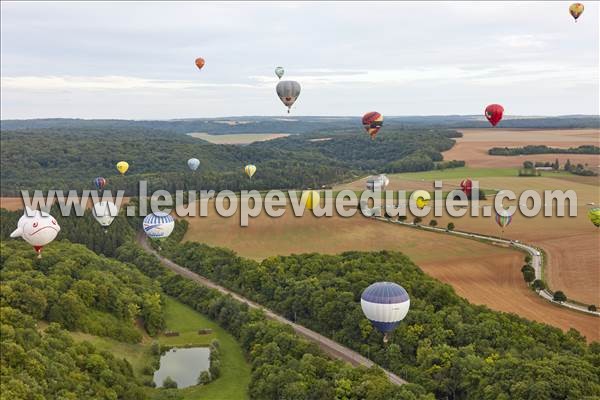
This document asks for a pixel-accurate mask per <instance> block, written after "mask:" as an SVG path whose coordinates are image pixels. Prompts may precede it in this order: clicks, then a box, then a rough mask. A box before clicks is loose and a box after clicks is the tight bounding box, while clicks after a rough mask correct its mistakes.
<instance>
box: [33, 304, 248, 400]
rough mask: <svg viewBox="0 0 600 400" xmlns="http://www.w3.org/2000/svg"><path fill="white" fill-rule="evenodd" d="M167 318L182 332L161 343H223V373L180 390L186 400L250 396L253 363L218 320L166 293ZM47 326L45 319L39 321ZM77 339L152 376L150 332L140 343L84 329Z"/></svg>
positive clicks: (168, 327) (171, 328)
mask: <svg viewBox="0 0 600 400" xmlns="http://www.w3.org/2000/svg"><path fill="white" fill-rule="evenodd" d="M165 299H166V303H165V321H166V330H167V331H176V332H179V334H180V335H179V336H172V337H167V336H165V335H164V334H161V335H159V336H158V337H157V338H156V340H157V341H158V343H160V345H161V346H170V347H172V346H174V347H204V346H208V345H210V342H211V341H212V340H213V339H218V340H219V342H220V344H221V358H220V361H221V376H220V377H219V378H218V379H217V380H215V381H213V382H211V383H210V384H208V385H203V386H190V387H188V388H185V389H180V390H177V393H178V394H180V395H181V396H182V399H183V400H192V399H199V398H202V399H207V400H229V399H247V398H248V391H247V388H248V384H249V382H250V366H249V365H248V363H247V362H246V360H245V358H244V354H243V352H242V349H241V347H240V345H239V344H238V342H237V341H236V340H235V338H234V337H233V336H231V335H230V334H229V333H227V332H226V331H225V330H224V329H223V328H221V327H220V326H219V325H218V324H217V323H215V322H213V321H211V320H210V319H208V318H207V317H204V316H203V315H202V314H199V313H198V312H196V311H195V310H193V309H192V308H190V307H188V306H186V305H184V304H182V303H180V302H179V301H177V300H175V299H174V298H171V297H168V296H165ZM39 326H40V327H42V328H43V327H44V326H45V324H44V323H40V324H39ZM201 328H202V329H211V330H212V333H209V334H206V335H198V330H199V329H201ZM70 335H71V336H72V337H73V338H74V339H75V340H76V341H84V340H85V341H88V342H90V343H92V344H94V345H95V346H96V347H97V348H99V349H102V350H106V351H109V352H111V353H113V354H114V355H115V356H116V357H119V358H125V359H126V360H127V361H129V363H130V364H131V365H132V367H133V371H134V373H135V375H136V376H137V377H139V378H146V379H148V378H151V377H152V376H151V375H146V376H145V375H144V373H143V370H144V367H146V366H148V365H150V364H151V362H152V359H153V357H155V356H153V355H152V354H151V348H150V347H151V344H152V341H153V340H154V339H152V338H150V337H149V336H148V335H144V338H143V340H142V342H141V343H139V344H131V343H123V342H119V341H117V340H114V339H109V338H104V337H99V336H94V335H89V334H87V333H82V332H70ZM157 390H160V391H165V390H166V389H156V390H153V389H148V391H147V396H148V398H150V399H151V398H153V394H154V393H156V391H157Z"/></svg>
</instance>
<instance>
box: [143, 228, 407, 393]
mask: <svg viewBox="0 0 600 400" xmlns="http://www.w3.org/2000/svg"><path fill="white" fill-rule="evenodd" d="M137 242H138V243H139V244H140V246H142V248H143V249H144V250H145V251H146V252H148V253H151V254H153V255H155V256H156V257H158V259H159V260H160V262H161V263H162V264H163V265H164V266H165V267H166V268H168V269H170V270H171V271H173V272H175V273H176V274H178V275H181V276H183V277H185V278H188V279H191V280H193V281H194V282H197V283H199V284H201V285H202V286H206V287H208V288H211V289H215V290H218V291H219V292H221V293H223V294H225V295H229V296H231V297H232V298H234V299H235V300H237V301H239V302H240V303H245V304H247V305H248V307H250V308H255V309H258V310H261V311H263V312H264V313H265V315H266V316H267V318H269V319H272V320H275V321H277V322H281V323H282V324H286V325H289V326H291V327H292V329H294V331H295V332H296V333H297V334H298V335H300V336H302V337H304V338H305V339H308V340H309V341H311V342H313V343H316V344H317V345H318V346H319V348H321V350H323V352H324V353H326V354H328V355H329V356H330V357H333V358H336V359H338V360H342V361H346V362H349V363H350V364H352V365H354V366H358V365H360V366H364V367H367V368H370V367H372V366H373V365H375V363H374V362H373V361H371V360H369V359H368V358H366V357H363V356H362V355H360V354H359V353H357V352H355V351H354V350H351V349H349V348H347V347H345V346H342V345H341V344H339V343H337V342H334V341H333V340H331V339H329V338H327V337H325V336H323V335H321V334H319V333H317V332H315V331H313V330H310V329H308V328H306V327H304V326H302V325H298V324H296V323H294V322H292V321H290V320H289V319H287V318H284V317H282V316H281V315H279V314H276V313H274V312H273V311H271V310H269V309H268V308H265V307H263V306H261V305H259V304H257V303H255V302H253V301H251V300H248V299H246V298H245V297H243V296H240V295H239V294H237V293H235V292H233V291H231V290H229V289H227V288H225V287H223V286H221V285H218V284H216V283H214V282H213V281H211V280H208V279H206V278H205V277H203V276H201V275H198V274H196V273H195V272H192V271H190V270H189V269H187V268H184V267H182V266H181V265H178V264H175V263H174V262H173V261H171V260H169V259H168V258H165V257H163V256H161V255H160V254H158V253H157V252H156V251H155V250H154V249H153V248H152V247H150V244H149V243H148V241H147V240H146V235H145V234H144V233H142V232H139V233H138V235H137ZM383 371H384V372H385V374H386V375H387V376H388V378H389V380H390V382H392V383H393V384H395V385H404V384H406V383H408V382H406V381H405V380H404V379H402V378H400V377H399V376H398V375H395V374H393V373H391V372H389V371H387V370H385V369H384V370H383Z"/></svg>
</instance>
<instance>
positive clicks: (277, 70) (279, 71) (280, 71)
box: [275, 67, 285, 79]
mask: <svg viewBox="0 0 600 400" xmlns="http://www.w3.org/2000/svg"><path fill="white" fill-rule="evenodd" d="M283 74H285V70H284V69H283V67H277V68H275V75H277V77H278V78H279V79H281V77H282V76H283Z"/></svg>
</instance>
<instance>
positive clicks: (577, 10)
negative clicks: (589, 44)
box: [569, 3, 584, 22]
mask: <svg viewBox="0 0 600 400" xmlns="http://www.w3.org/2000/svg"><path fill="white" fill-rule="evenodd" d="M583 9H584V7H583V4H581V3H573V4H571V5H570V6H569V12H570V13H571V15H572V16H573V18H575V22H577V18H579V17H580V16H581V14H583Z"/></svg>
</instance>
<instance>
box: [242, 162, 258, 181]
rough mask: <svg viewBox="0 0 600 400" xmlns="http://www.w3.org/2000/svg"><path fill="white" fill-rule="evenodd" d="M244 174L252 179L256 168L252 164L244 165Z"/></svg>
mask: <svg viewBox="0 0 600 400" xmlns="http://www.w3.org/2000/svg"><path fill="white" fill-rule="evenodd" d="M244 172H245V173H246V175H248V177H249V178H252V176H254V174H255V173H256V167H255V166H254V165H252V164H248V165H246V167H244Z"/></svg>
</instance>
